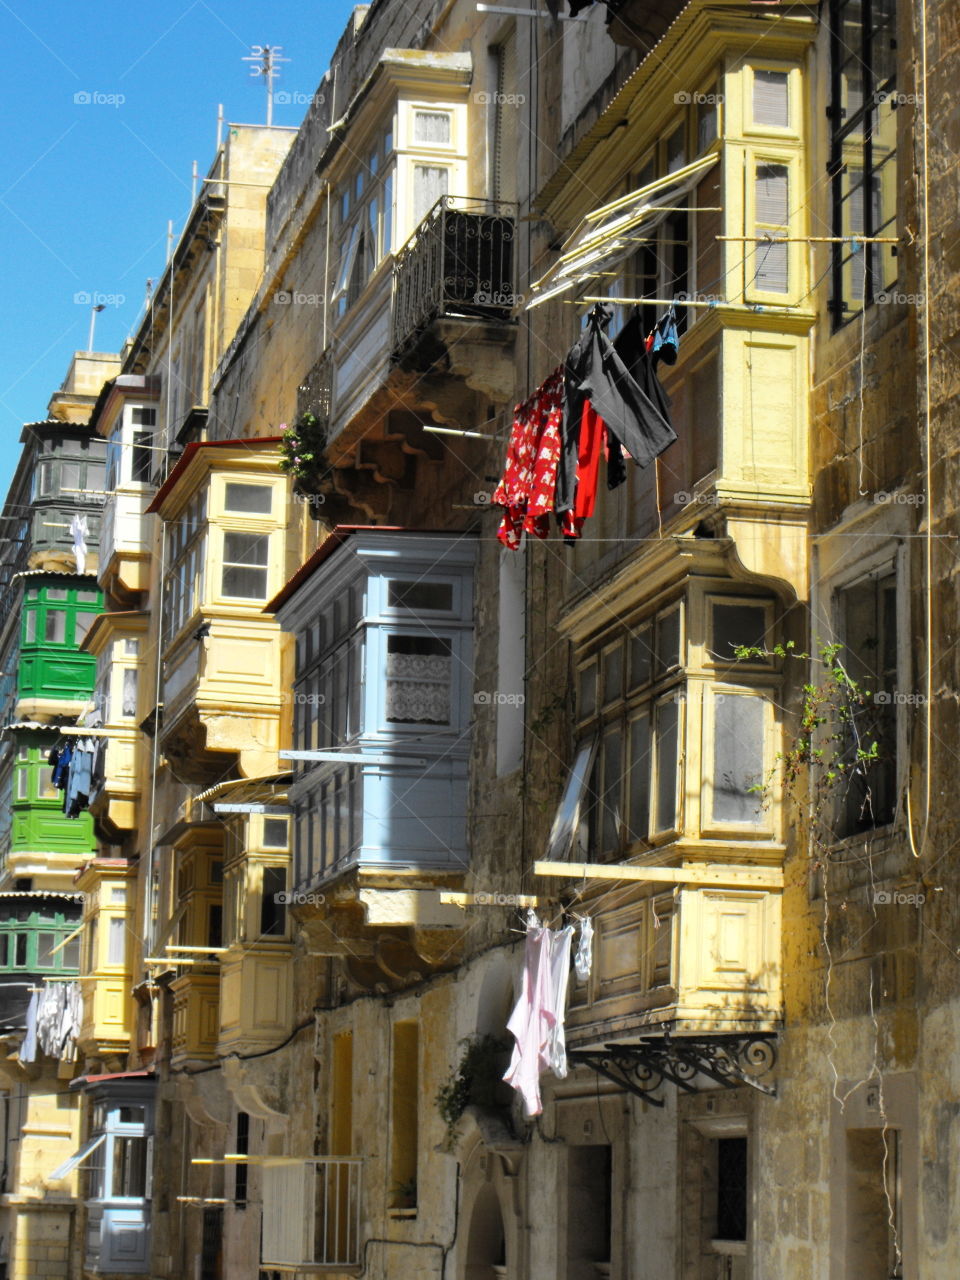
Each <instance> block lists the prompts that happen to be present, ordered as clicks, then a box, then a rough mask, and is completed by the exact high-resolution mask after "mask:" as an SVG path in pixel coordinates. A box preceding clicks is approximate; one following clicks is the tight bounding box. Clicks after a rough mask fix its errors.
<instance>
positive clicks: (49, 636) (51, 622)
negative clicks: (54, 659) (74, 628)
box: [43, 609, 67, 644]
mask: <svg viewBox="0 0 960 1280" xmlns="http://www.w3.org/2000/svg"><path fill="white" fill-rule="evenodd" d="M66 635H67V615H66V613H65V612H64V610H63V609H48V610H47V615H46V621H45V624H44V632H43V638H44V640H47V641H48V642H49V643H51V644H63V643H64V642H65V640H66Z"/></svg>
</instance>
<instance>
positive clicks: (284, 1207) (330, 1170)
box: [260, 1156, 363, 1267]
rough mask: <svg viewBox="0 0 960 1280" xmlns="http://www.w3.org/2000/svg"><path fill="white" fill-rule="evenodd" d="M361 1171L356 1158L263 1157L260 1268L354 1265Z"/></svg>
mask: <svg viewBox="0 0 960 1280" xmlns="http://www.w3.org/2000/svg"><path fill="white" fill-rule="evenodd" d="M362 1171H363V1161H362V1158H361V1157H360V1156H314V1157H313V1158H308V1159H304V1160H296V1159H292V1158H287V1159H283V1158H280V1159H277V1161H276V1162H274V1161H273V1160H271V1158H270V1157H266V1158H265V1159H264V1162H263V1228H262V1244H261V1249H260V1256H261V1261H262V1264H263V1266H264V1267H271V1266H284V1267H290V1266H293V1267H309V1266H313V1267H318V1266H319V1267H355V1266H358V1265H359V1263H360V1258H361V1254H362V1243H361V1239H360V1185H361V1174H362Z"/></svg>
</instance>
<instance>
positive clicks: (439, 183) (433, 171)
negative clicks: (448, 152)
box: [413, 164, 450, 223]
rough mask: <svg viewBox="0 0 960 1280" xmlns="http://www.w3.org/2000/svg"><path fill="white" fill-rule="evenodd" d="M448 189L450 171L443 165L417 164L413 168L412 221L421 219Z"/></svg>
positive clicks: (420, 220)
mask: <svg viewBox="0 0 960 1280" xmlns="http://www.w3.org/2000/svg"><path fill="white" fill-rule="evenodd" d="M449 188H450V170H449V169H447V168H446V167H445V166H443V165H435V164H417V165H414V167H413V220H414V222H415V223H417V222H422V221H423V218H424V217H425V215H426V214H427V213H429V211H430V210H431V209H432V208H433V206H434V205H435V204H436V203H437V201H438V200H439V199H440V197H441V196H445V195H446V194H447V192H448V191H449Z"/></svg>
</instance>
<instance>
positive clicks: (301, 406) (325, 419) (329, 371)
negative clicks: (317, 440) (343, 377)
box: [297, 347, 333, 427]
mask: <svg viewBox="0 0 960 1280" xmlns="http://www.w3.org/2000/svg"><path fill="white" fill-rule="evenodd" d="M332 394H333V361H332V360H331V358H330V349H329V347H328V348H327V350H326V351H325V352H324V353H323V355H322V356H321V357H320V359H319V360H318V361H317V363H316V364H315V365H314V366H313V367H312V368H311V369H310V370H309V372H308V373H306V374H305V375H304V377H303V381H302V382H301V383H300V385H299V387H298V388H297V417H298V418H301V417H302V416H303V415H304V414H305V413H312V414H313V416H314V417H315V418H316V419H317V421H318V422H319V423H321V424H322V425H323V426H324V427H326V426H327V425H328V423H329V422H330V408H331V397H332Z"/></svg>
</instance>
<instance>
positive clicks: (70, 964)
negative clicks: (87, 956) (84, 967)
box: [60, 938, 80, 969]
mask: <svg viewBox="0 0 960 1280" xmlns="http://www.w3.org/2000/svg"><path fill="white" fill-rule="evenodd" d="M60 955H61V956H62V957H63V968H64V969H79V968H80V939H79V938H71V939H70V941H69V942H68V943H67V945H66V946H65V947H64V948H63V950H62V951H61V952H60Z"/></svg>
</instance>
